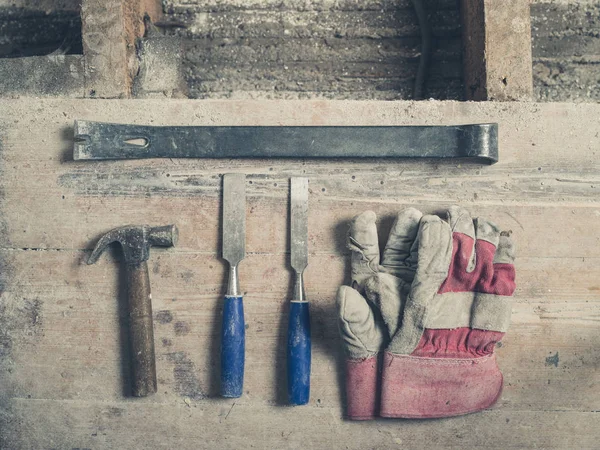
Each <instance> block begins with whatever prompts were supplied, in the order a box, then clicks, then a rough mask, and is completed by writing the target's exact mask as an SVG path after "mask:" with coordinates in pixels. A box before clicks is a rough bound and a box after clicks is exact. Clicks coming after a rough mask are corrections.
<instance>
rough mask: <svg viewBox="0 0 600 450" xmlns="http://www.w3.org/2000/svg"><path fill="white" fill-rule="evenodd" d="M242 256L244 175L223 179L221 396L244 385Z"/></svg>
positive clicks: (233, 394) (238, 391)
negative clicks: (225, 276)
mask: <svg viewBox="0 0 600 450" xmlns="http://www.w3.org/2000/svg"><path fill="white" fill-rule="evenodd" d="M245 256H246V176H245V175H244V174H241V173H230V174H226V175H224V176H223V259H225V260H226V261H227V262H228V263H229V282H228V286H227V294H225V303H224V305H223V327H222V329H221V395H222V396H223V397H240V396H241V395H242V389H243V386H244V353H245V331H246V330H245V324H244V306H243V302H242V298H243V296H242V293H241V291H240V283H239V277H238V264H239V263H240V261H241V260H242V259H244V257H245Z"/></svg>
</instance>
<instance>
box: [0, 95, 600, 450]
mask: <svg viewBox="0 0 600 450" xmlns="http://www.w3.org/2000/svg"><path fill="white" fill-rule="evenodd" d="M599 117H600V106H599V105H593V104H592V105H583V104H582V105H566V104H535V103H531V104H494V103H490V102H486V103H456V102H417V103H410V102H383V103H382V102H368V101H367V102H265V101H261V102H238V101H223V102H219V101H203V102H198V101H189V100H161V101H154V100H139V101H131V100H124V101H118V100H110V101H108V100H107V101H102V100H87V101H84V100H71V101H69V100H38V99H22V100H9V101H4V102H3V107H2V108H1V109H0V148H1V149H2V150H1V153H0V155H1V157H0V163H1V164H0V170H1V175H2V176H1V177H0V189H1V190H2V193H3V194H2V196H1V198H0V218H1V221H0V226H1V231H2V232H1V233H0V269H1V270H0V282H1V288H2V293H1V295H0V300H1V301H0V305H1V308H0V385H1V386H2V390H1V391H0V429H1V430H2V433H0V448H7V449H11V450H12V449H31V448H94V449H98V448H127V449H138V448H139V449H146V448H165V449H172V448H181V449H187V448H189V449H197V448H217V447H218V448H248V447H250V448H252V446H254V447H256V448H350V449H354V448H356V449H358V448H360V449H363V448H391V447H396V446H400V447H402V448H407V449H410V448H424V447H426V448H440V447H452V448H468V447H485V448H497V449H506V448H517V447H518V448H523V447H531V448H535V447H537V448H594V447H596V446H597V442H598V439H599V438H600V430H599V429H598V426H597V425H598V411H600V396H599V395H598V392H599V384H600V373H599V371H598V367H599V365H600V346H599V345H598V321H599V320H600V286H599V282H598V273H599V271H600V237H599V236H600V233H599V232H598V217H599V216H600V201H599V199H600V197H599V196H598V189H599V188H600V187H599V186H600V179H599V178H598V173H600V165H599V164H600V158H599V157H598V148H599V145H600V119H599ZM76 118H77V119H92V120H105V121H110V120H113V121H121V122H138V123H145V124H155V125H159V124H165V125H166V124H189V125H193V124H196V125H256V124H264V125H276V124H277V125H309V124H313V125H333V124H339V125H352V124H363V125H392V124H439V123H468V122H471V121H498V122H499V123H500V136H499V137H500V149H501V153H500V162H499V163H498V164H497V165H494V166H478V165H465V164H456V163H450V164H446V163H443V162H439V161H437V162H436V161H429V162H409V161H399V162H398V161H373V160H370V161H362V162H360V161H306V160H290V161H276V160H275V161H240V160H237V161H236V160H179V159H174V160H169V159H161V160H141V161H114V162H110V161H106V162H91V161H78V162H74V161H73V160H72V159H71V152H72V125H73V120H74V119H76ZM225 172H244V173H246V174H247V183H248V184H247V196H248V205H247V231H248V234H247V251H248V256H247V258H246V259H245V260H244V262H243V263H242V264H241V266H240V275H241V285H242V288H243V290H244V292H245V299H244V301H245V309H246V323H247V325H248V329H247V353H246V355H247V365H246V380H245V392H244V396H243V397H242V398H240V399H236V400H226V399H220V398H218V397H217V392H218V389H219V382H218V380H219V373H218V368H219V341H218V339H219V338H218V336H219V331H220V321H219V317H220V308H221V305H222V295H223V292H224V281H225V274H226V264H225V263H224V261H222V260H221V259H220V258H219V248H220V240H219V217H220V213H221V212H220V211H221V210H220V195H221V188H220V186H221V177H220V175H221V174H223V173H225ZM292 175H303V176H308V177H309V179H310V198H309V202H310V203H309V208H310V213H309V266H308V269H307V272H306V290H307V295H308V298H310V300H311V302H312V304H311V308H312V327H313V370H312V394H311V401H310V403H309V405H307V406H304V407H297V408H290V407H287V406H285V389H286V387H285V359H284V355H285V341H286V328H287V301H286V299H288V298H289V295H290V290H291V285H292V273H291V270H290V268H289V264H288V262H287V259H288V247H287V245H288V244H287V243H288V236H287V233H286V232H285V230H286V227H287V217H288V178H289V177H290V176H292ZM454 203H457V204H460V205H462V206H464V207H466V208H468V209H469V210H470V211H471V212H472V213H473V214H474V215H481V216H485V217H489V218H490V219H492V220H493V221H495V222H497V223H498V224H500V225H501V226H502V227H503V228H505V229H510V230H512V232H513V237H514V239H515V241H516V243H517V245H518V259H517V263H516V264H517V279H518V288H517V292H516V298H515V303H514V307H513V320H512V325H511V328H510V330H509V332H508V334H507V336H506V338H505V339H504V341H503V345H502V347H500V348H498V358H499V364H500V366H501V368H502V370H503V373H504V378H505V388H504V391H503V394H502V397H501V399H500V401H499V403H498V404H497V405H496V406H495V407H493V408H491V409H490V410H487V411H484V412H482V413H479V414H472V415H469V416H465V417H459V418H453V419H447V420H435V421H434V420H431V421H395V420H378V421H373V422H368V423H351V422H347V421H345V420H343V414H344V398H343V395H342V392H341V386H342V384H341V382H342V376H343V369H342V367H343V364H342V361H343V355H342V354H341V352H340V342H339V338H338V334H337V330H336V320H335V313H334V296H335V292H336V289H337V287H338V285H339V284H340V283H343V282H344V281H345V280H347V277H348V275H349V274H348V269H349V267H348V257H349V255H348V251H347V250H346V249H345V247H344V236H345V233H346V227H347V223H348V221H349V220H350V219H351V217H352V216H353V215H354V214H356V213H357V212H359V211H363V210H365V209H368V208H370V209H373V210H374V211H376V213H377V214H378V216H379V217H380V225H381V228H382V231H383V230H385V229H389V227H390V226H391V224H392V220H393V216H394V213H395V212H396V211H398V210H399V209H400V208H403V207H404V206H407V205H412V206H416V207H418V208H420V209H422V210H424V211H427V212H433V211H442V210H443V209H444V208H446V207H447V206H448V205H450V204H454ZM127 223H134V224H135V223H150V224H152V225H163V224H168V223H175V224H177V226H178V227H179V230H180V241H179V243H178V245H177V246H176V247H174V248H172V249H169V250H161V249H158V248H155V249H153V253H152V255H151V257H150V261H149V267H150V277H151V284H152V289H153V292H152V301H153V309H154V319H155V320H154V327H155V342H156V347H157V348H156V351H157V369H158V380H159V391H158V393H157V394H156V395H155V396H154V397H151V398H148V399H130V398H126V397H124V396H123V393H124V392H127V389H126V387H127V386H128V383H129V381H130V380H129V369H128V366H127V364H126V361H127V359H126V358H127V329H126V328H125V324H126V313H125V311H126V309H125V308H124V305H123V297H122V295H123V291H122V290H121V289H122V283H123V280H122V278H120V277H121V274H122V272H123V271H122V270H120V267H119V264H120V262H121V255H120V253H118V252H114V253H112V254H110V253H109V254H107V255H105V256H103V257H102V258H101V260H100V261H98V263H97V264H96V265H94V266H87V265H85V264H84V262H83V261H84V259H85V258H86V256H87V255H88V254H89V251H90V249H91V247H92V246H93V244H94V243H95V242H96V240H97V239H98V237H99V236H100V235H102V234H103V233H105V232H106V231H107V230H109V229H111V228H113V227H116V226H119V225H123V224H127ZM382 234H385V232H384V233H382ZM474 430H476V431H475V432H474Z"/></svg>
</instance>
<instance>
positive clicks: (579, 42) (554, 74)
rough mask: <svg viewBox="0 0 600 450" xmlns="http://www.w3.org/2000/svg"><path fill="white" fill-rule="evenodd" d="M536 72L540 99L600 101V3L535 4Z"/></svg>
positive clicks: (532, 23) (536, 83) (532, 8)
mask: <svg viewBox="0 0 600 450" xmlns="http://www.w3.org/2000/svg"><path fill="white" fill-rule="evenodd" d="M531 27H532V34H533V49H532V50H533V74H534V88H535V94H536V97H537V98H538V99H539V100H540V101H575V102H580V101H587V102H589V101H592V102H597V101H600V83H599V82H600V71H599V70H598V64H599V63H600V2H598V1H583V2H569V3H566V2H550V3H546V2H545V3H536V4H532V6H531Z"/></svg>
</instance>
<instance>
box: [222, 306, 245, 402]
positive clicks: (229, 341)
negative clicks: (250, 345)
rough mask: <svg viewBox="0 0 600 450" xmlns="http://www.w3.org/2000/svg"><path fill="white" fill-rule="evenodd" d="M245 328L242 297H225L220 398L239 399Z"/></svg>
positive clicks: (241, 382) (242, 375)
mask: <svg viewBox="0 0 600 450" xmlns="http://www.w3.org/2000/svg"><path fill="white" fill-rule="evenodd" d="M245 347H246V328H245V324H244V305H243V303H242V297H241V296H240V297H237V296H235V297H234V296H227V295H226V296H225V305H224V307H223V328H221V396H223V397H233V398H237V397H241V396H242V390H243V387H244V354H245Z"/></svg>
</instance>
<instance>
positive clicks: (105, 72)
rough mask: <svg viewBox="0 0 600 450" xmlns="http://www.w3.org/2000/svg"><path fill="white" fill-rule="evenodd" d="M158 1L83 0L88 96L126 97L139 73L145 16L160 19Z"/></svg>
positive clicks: (82, 17) (82, 29) (82, 26)
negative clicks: (138, 50)
mask: <svg viewBox="0 0 600 450" xmlns="http://www.w3.org/2000/svg"><path fill="white" fill-rule="evenodd" d="M161 13H162V9H161V7H160V4H159V2H158V1H156V0H105V1H102V2H99V1H97V0H83V2H82V5H81V34H82V40H83V54H84V58H85V68H86V96H87V97H100V98H125V97H129V96H130V95H131V85H132V82H133V78H134V76H135V74H136V73H137V58H136V56H135V49H136V46H135V44H136V40H137V38H139V37H142V36H143V35H144V15H145V14H148V15H149V16H150V18H151V19H152V20H157V19H158V17H159V15H160V14H161Z"/></svg>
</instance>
